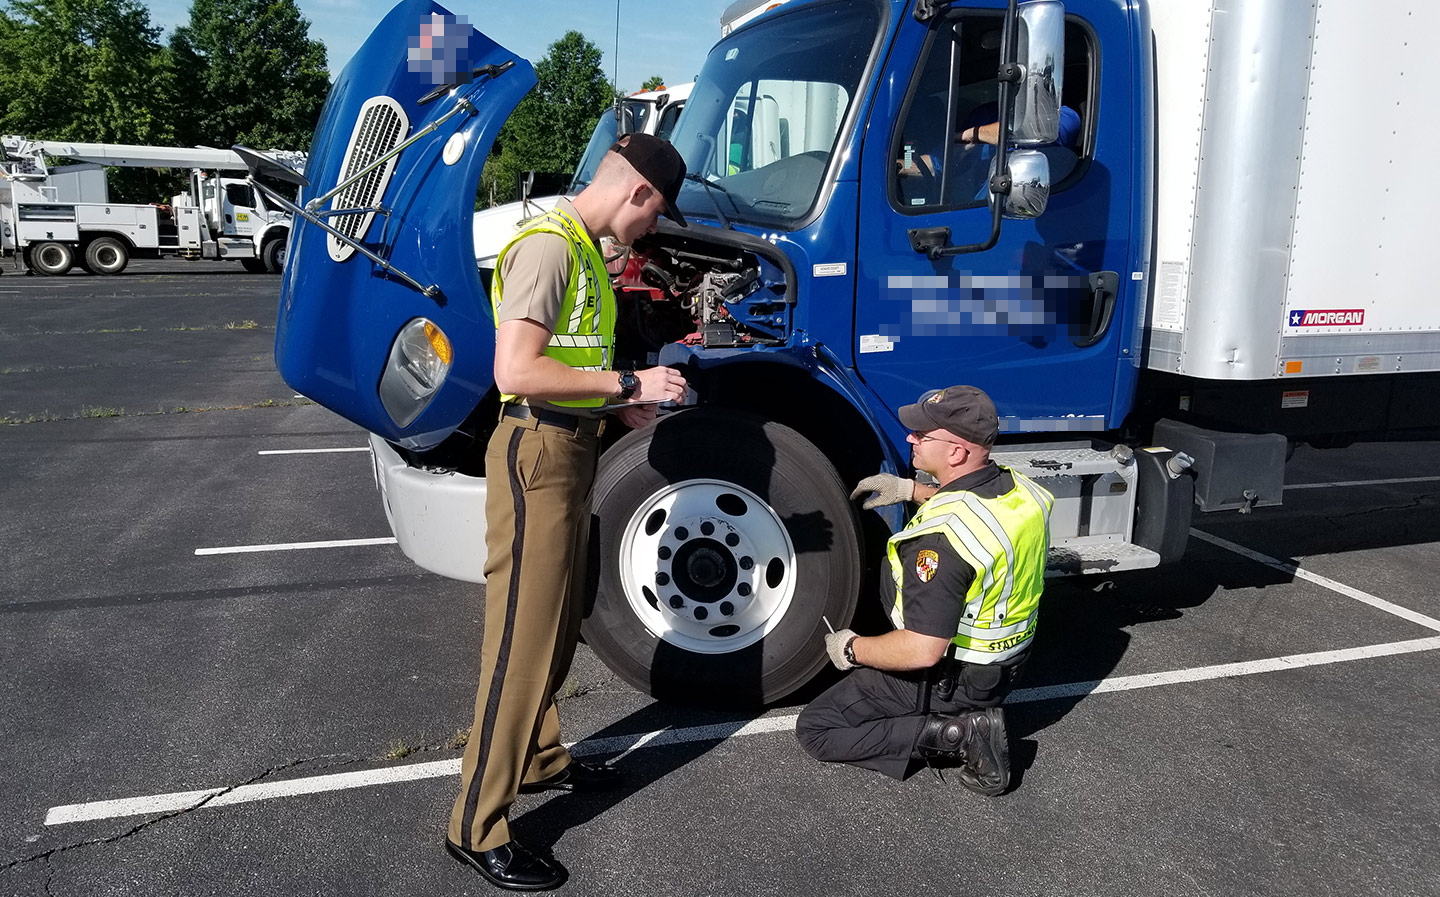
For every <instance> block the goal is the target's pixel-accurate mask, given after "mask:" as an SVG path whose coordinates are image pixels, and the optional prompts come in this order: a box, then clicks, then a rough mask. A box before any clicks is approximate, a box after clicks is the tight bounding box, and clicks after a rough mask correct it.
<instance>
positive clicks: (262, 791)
mask: <svg viewBox="0 0 1440 897" xmlns="http://www.w3.org/2000/svg"><path fill="white" fill-rule="evenodd" d="M1436 649H1440V636H1437V637H1434V638H1425V639H1414V640H1412V641H1406V642H1393V643H1391V644H1388V645H1370V646H1367V647H1363V648H1347V649H1344V650H1340V651H1319V652H1315V653H1313V654H1291V655H1288V656H1286V657H1272V658H1267V659H1264V660H1253V661H1245V662H1242V663H1225V664H1217V665H1214V666H1207V667H1197V668H1194V669H1188V670H1171V671H1169V672H1164V673H1144V674H1140V675H1136V676H1117V677H1115V678H1113V679H1101V680H1096V681H1092V682H1070V683H1066V684H1063V685H1048V686H1042V687H1039V688H1022V689H1019V690H1017V691H1015V692H1013V693H1011V695H1010V697H1009V699H1008V700H1007V701H1006V703H1009V704H1026V703H1033V702H1036V701H1050V700H1054V699H1056V698H1067V697H1079V696H1082V695H1088V694H1101V693H1104V692H1120V691H1133V690H1135V689H1140V688H1154V687H1156V686H1161V685H1177V684H1180V683H1185V682H1201V681H1204V680H1207V679H1225V678H1231V677H1235V676H1253V675H1256V674H1259V673H1273V672H1282V671H1285V670H1295V669H1300V668H1302V667H1307V666H1319V665H1322V664H1332V663H1345V662H1348V661H1355V660H1367V659H1370V658H1374V657H1390V656H1395V655H1399V654H1411V653H1415V652H1419V651H1434V650H1436ZM796 716H797V714H793V713H790V714H785V715H782V716H766V717H761V718H759V719H755V720H750V721H748V722H733V723H717V724H715V725H709V726H693V727H690V728H685V729H661V730H659V731H656V732H642V733H637V734H634V735H616V736H612V737H610V738H596V739H593V740H587V741H580V742H576V743H575V744H573V745H569V747H570V753H571V754H573V755H574V756H576V757H588V756H593V755H596V754H616V753H618V754H619V755H620V756H621V757H623V756H625V755H627V754H629V753H631V752H633V751H637V750H650V749H652V748H657V747H665V746H667V745H676V744H690V743H693V742H697V741H724V740H726V739H730V738H739V737H742V736H747V735H762V734H766V733H771V732H782V731H789V730H791V729H793V728H794V727H795V719H796ZM459 774H460V760H459V759H458V758H457V759H452V760H434V761H431V762H429V763H412V764H409V765H407V766H394V767H388V768H385V769H372V770H364V771H362V772H342V773H331V774H328V775H323V776H308V777H305V778H299V779H289V780H286V781H283V782H268V783H257V784H254V785H241V786H240V787H238V788H234V789H231V790H229V791H226V790H225V789H223V788H210V789H206V790H204V791H178V792H174V793H171V794H154V795H149V796H146V797H130V798H122V799H119V800H103V801H95V802H91V803H84V804H68V805H66V806H61V807H51V808H50V810H49V812H47V813H46V814H45V824H46V825H63V824H65V823H68V822H93V821H95V820H100V819H117V818H120V817H124V816H146V815H151V814H155V813H175V812H179V811H181V810H188V809H199V808H202V807H203V808H205V809H209V808H211V807H228V806H231V805H234V804H244V803H251V802H254V801H261V800H274V799H276V798H281V797H297V796H299V795H302V794H319V793H321V792H326V791H341V790H345V789H349V788H368V787H370V786H372V785H386V784H390V783H392V782H413V781H418V780H420V779H433V778H440V777H443V776H455V775H459ZM217 795H218V796H217Z"/></svg>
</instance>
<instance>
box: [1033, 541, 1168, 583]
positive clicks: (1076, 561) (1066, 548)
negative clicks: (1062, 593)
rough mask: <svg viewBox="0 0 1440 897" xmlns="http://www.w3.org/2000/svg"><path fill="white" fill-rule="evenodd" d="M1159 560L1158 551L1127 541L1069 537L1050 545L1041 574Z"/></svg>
mask: <svg viewBox="0 0 1440 897" xmlns="http://www.w3.org/2000/svg"><path fill="white" fill-rule="evenodd" d="M1159 564H1160V555H1158V554H1156V553H1155V552H1153V551H1151V550H1150V549H1148V548H1141V547H1140V546H1138V545H1131V544H1129V543H1128V542H1115V541H1106V542H1099V541H1096V542H1087V541H1085V540H1083V539H1072V540H1069V541H1068V542H1067V543H1066V544H1063V545H1052V546H1050V556H1049V557H1048V558H1047V559H1046V562H1045V575H1046V576H1047V577H1051V576H1077V575H1080V574H1085V573H1118V572H1119V571H1121V570H1144V569H1145V568H1147V567H1156V566H1159Z"/></svg>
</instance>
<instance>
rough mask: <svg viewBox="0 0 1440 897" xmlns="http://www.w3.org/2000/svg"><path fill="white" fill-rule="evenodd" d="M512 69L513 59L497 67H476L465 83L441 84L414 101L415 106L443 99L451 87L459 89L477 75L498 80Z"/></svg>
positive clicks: (513, 65)
mask: <svg viewBox="0 0 1440 897" xmlns="http://www.w3.org/2000/svg"><path fill="white" fill-rule="evenodd" d="M514 67H515V60H513V59H507V60H506V61H504V62H502V63H500V64H499V65H493V64H491V65H482V66H478V67H477V68H476V69H475V71H473V72H471V73H470V77H469V78H467V79H466V80H465V82H460V81H451V82H450V83H449V84H441V85H440V86H438V87H436V88H435V89H434V90H432V91H430V92H429V93H427V94H425V96H423V97H421V98H420V99H418V100H416V101H415V105H417V106H424V105H425V104H426V103H429V102H432V101H434V100H438V99H439V98H440V97H443V96H444V95H445V94H446V93H447V92H448V91H449V90H450V89H451V88H452V87H459V86H460V85H461V83H469V82H470V81H473V80H474V79H475V76H477V75H486V76H488V77H490V78H498V77H500V76H501V75H503V74H505V73H506V72H508V71H510V70H511V69H512V68H514Z"/></svg>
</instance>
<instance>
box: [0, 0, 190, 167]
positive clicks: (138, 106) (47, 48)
mask: <svg viewBox="0 0 1440 897" xmlns="http://www.w3.org/2000/svg"><path fill="white" fill-rule="evenodd" d="M159 36H160V29H159V28H156V27H154V26H152V25H151V24H150V14H149V12H148V11H147V10H146V8H145V7H144V6H143V5H141V4H140V3H137V2H135V0H9V2H8V3H6V5H5V6H4V7H3V9H0V103H3V107H0V130H3V131H4V133H7V134H23V135H25V136H26V137H31V138H34V139H44V140H77V141H88V142H98V143H142V144H143V143H162V144H163V143H166V142H169V141H170V140H172V139H173V138H174V128H173V118H172V112H173V110H172V106H171V104H172V103H173V101H174V96H175V90H174V83H175V81H174V70H173V66H172V65H171V61H170V58H169V55H168V54H167V53H166V52H165V50H164V48H163V47H162V46H160V44H159V43H158V39H159Z"/></svg>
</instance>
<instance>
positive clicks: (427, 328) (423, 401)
mask: <svg viewBox="0 0 1440 897" xmlns="http://www.w3.org/2000/svg"><path fill="white" fill-rule="evenodd" d="M452 357H453V355H452V352H451V349H450V340H449V339H447V338H446V336H445V333H444V332H443V331H442V330H441V329H440V328H439V327H437V326H435V324H434V322H432V321H427V320H426V319H425V318H416V319H415V320H413V321H411V322H410V323H408V324H406V325H405V326H404V327H402V328H400V335H399V336H397V337H395V343H394V345H392V346H391V347H390V359H389V361H387V362H386V363H385V373H384V374H382V375H381V376H380V403H381V404H382V405H384V406H385V412H386V413H387V414H389V415H390V418H391V419H392V420H394V421H395V423H396V424H398V425H399V426H402V427H408V426H409V425H410V423H411V422H412V421H414V420H415V418H417V417H419V416H420V412H422V411H424V410H425V406H426V405H429V404H430V400H431V399H432V398H434V397H435V393H436V392H438V391H439V389H440V385H441V384H442V383H444V382H445V375H446V374H448V373H450V361H451V359H452Z"/></svg>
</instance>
